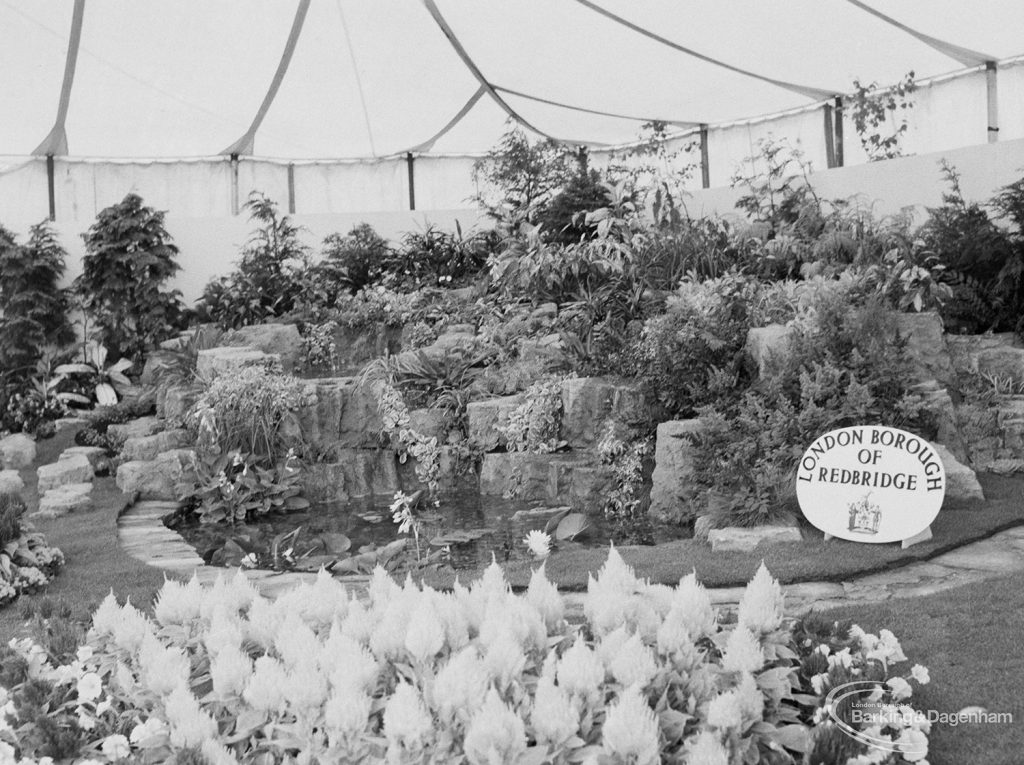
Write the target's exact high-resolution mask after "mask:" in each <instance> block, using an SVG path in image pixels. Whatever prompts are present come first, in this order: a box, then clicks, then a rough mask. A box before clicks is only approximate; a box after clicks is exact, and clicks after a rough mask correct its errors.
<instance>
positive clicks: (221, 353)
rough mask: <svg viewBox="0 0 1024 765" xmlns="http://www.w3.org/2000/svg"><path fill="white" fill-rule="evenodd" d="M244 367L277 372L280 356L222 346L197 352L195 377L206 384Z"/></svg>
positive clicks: (255, 349)
mask: <svg viewBox="0 0 1024 765" xmlns="http://www.w3.org/2000/svg"><path fill="white" fill-rule="evenodd" d="M246 367H264V368H266V369H270V370H279V369H281V356H280V355H279V354H277V353H265V352H263V351H261V350H259V349H258V348H245V347H241V348H236V347H231V346H222V347H219V348H208V349H206V350H203V351H199V354H198V356H197V358H196V375H197V376H199V377H200V378H202V379H203V380H206V381H207V382H211V381H212V380H214V379H215V378H217V377H219V376H220V375H225V374H232V373H234V372H237V371H238V370H240V369H245V368H246Z"/></svg>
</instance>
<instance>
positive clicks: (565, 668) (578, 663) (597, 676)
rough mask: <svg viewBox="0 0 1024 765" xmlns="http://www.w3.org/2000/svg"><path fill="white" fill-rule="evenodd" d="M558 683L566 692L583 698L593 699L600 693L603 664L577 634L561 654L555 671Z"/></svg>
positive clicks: (602, 680) (602, 679)
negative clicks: (573, 641) (574, 640)
mask: <svg viewBox="0 0 1024 765" xmlns="http://www.w3.org/2000/svg"><path fill="white" fill-rule="evenodd" d="M556 677H557V678H558V685H559V686H561V687H562V688H564V689H565V691H566V693H570V694H574V695H576V696H579V697H581V698H584V699H593V698H596V697H597V696H598V694H599V693H600V688H601V684H602V683H603V682H604V665H603V664H602V663H601V660H600V659H599V658H598V657H597V654H595V653H594V652H593V651H592V650H590V648H589V647H588V646H587V644H586V643H585V642H584V641H583V638H581V637H579V636H577V638H576V642H575V643H573V644H572V646H571V647H570V648H569V650H568V651H566V652H565V653H564V654H562V658H561V659H560V660H559V662H558V669H557V673H556Z"/></svg>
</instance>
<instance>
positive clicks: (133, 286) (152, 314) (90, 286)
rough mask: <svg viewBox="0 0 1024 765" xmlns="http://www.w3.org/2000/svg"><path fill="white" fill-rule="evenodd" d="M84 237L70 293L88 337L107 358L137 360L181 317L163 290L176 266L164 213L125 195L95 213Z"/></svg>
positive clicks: (174, 298)
mask: <svg viewBox="0 0 1024 765" xmlns="http://www.w3.org/2000/svg"><path fill="white" fill-rule="evenodd" d="M84 238H85V249H86V254H85V257H84V258H83V259H82V273H81V275H80V276H79V277H78V278H77V279H76V280H75V291H76V293H77V294H78V295H79V297H80V298H81V301H82V307H83V309H84V310H85V311H86V313H87V314H88V315H89V316H90V317H91V319H92V322H93V323H94V325H95V331H94V337H95V338H96V340H97V341H98V342H99V343H100V344H101V345H103V346H105V347H106V348H107V350H108V351H109V353H110V355H111V358H112V360H117V359H118V358H120V357H127V358H130V359H132V361H133V362H138V361H140V360H141V358H142V356H143V355H144V354H145V353H146V352H148V351H149V350H150V349H152V348H153V347H154V346H156V344H157V343H159V342H160V341H161V340H165V339H167V338H168V337H170V336H172V335H173V334H174V333H175V331H176V330H178V329H180V328H181V326H182V325H183V323H184V319H185V316H184V306H183V305H182V303H181V300H180V299H179V295H180V293H179V292H178V291H177V290H167V289H165V284H166V282H167V280H168V279H170V278H171V277H172V276H174V274H176V273H177V272H178V270H179V268H180V267H179V266H178V263H177V260H176V258H177V255H178V248H177V247H176V246H175V245H174V244H173V243H172V242H171V236H170V234H168V233H167V230H166V229H165V228H164V213H163V212H158V211H156V210H154V209H153V208H151V207H146V206H145V205H144V204H143V203H142V197H140V196H139V195H137V194H128V195H127V196H126V197H125V198H124V199H123V200H122V201H121V202H119V203H118V204H116V205H112V206H110V207H107V208H104V209H103V210H100V212H99V215H97V216H96V222H95V223H94V224H93V225H92V227H91V228H90V229H89V230H88V231H87V232H86V233H85V235H84Z"/></svg>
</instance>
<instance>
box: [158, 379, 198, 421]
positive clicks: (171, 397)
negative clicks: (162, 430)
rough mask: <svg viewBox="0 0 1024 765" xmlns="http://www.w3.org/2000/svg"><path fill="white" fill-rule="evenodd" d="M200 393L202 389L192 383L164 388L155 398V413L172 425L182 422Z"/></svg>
mask: <svg viewBox="0 0 1024 765" xmlns="http://www.w3.org/2000/svg"><path fill="white" fill-rule="evenodd" d="M201 395H202V389H201V388H199V387H198V386H194V385H175V386H171V387H169V388H166V389H164V390H163V391H161V394H160V395H159V397H158V399H157V414H158V415H160V416H161V417H163V418H164V419H165V420H167V422H168V423H171V424H173V425H180V424H184V422H185V416H186V415H187V414H188V412H189V410H190V409H191V408H192V406H193V404H195V403H196V401H198V400H199V397H200V396H201Z"/></svg>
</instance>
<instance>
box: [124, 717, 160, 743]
mask: <svg viewBox="0 0 1024 765" xmlns="http://www.w3.org/2000/svg"><path fill="white" fill-rule="evenodd" d="M166 735H167V723H165V722H164V721H163V720H161V719H160V718H159V717H150V718H149V719H148V720H146V722H144V723H139V724H138V725H136V726H135V727H134V728H132V732H131V735H130V736H129V737H128V739H129V741H131V743H132V744H135V745H136V746H142V747H146V746H147V742H150V741H152V740H153V739H157V738H160V737H162V736H166Z"/></svg>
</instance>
